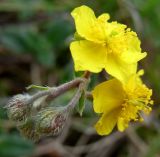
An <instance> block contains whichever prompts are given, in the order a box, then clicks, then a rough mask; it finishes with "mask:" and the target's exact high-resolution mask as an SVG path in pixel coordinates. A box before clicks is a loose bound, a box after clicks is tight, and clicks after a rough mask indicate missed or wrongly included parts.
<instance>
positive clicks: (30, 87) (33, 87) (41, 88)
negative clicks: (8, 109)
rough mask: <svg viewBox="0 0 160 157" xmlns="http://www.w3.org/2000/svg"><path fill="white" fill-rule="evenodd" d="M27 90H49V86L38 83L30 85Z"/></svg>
mask: <svg viewBox="0 0 160 157" xmlns="http://www.w3.org/2000/svg"><path fill="white" fill-rule="evenodd" d="M26 89H27V90H30V89H37V90H48V89H49V87H44V86H38V85H34V84H32V85H30V86H28V87H26Z"/></svg>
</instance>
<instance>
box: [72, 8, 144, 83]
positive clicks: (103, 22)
mask: <svg viewBox="0 0 160 157" xmlns="http://www.w3.org/2000/svg"><path fill="white" fill-rule="evenodd" d="M71 15H72V16H73V18H74V20H75V26H76V33H75V41H73V42H72V43H71V45H70V49H71V53H72V57H73V60H74V64H75V70H76V71H85V70H88V71H91V72H95V73H98V72H100V71H101V70H102V69H103V68H104V69H105V70H106V71H107V72H108V73H109V74H110V75H112V76H114V77H116V78H117V79H119V80H121V81H126V80H127V79H128V77H130V75H132V74H135V73H136V69H137V62H138V61H139V60H141V59H142V58H144V57H145V56H146V53H145V52H144V53H141V48H140V41H139V39H138V37H137V34H136V33H135V32H133V31H131V30H130V29H129V28H127V26H126V25H123V24H120V23H117V22H108V20H109V14H106V13H105V14H102V15H100V16H99V17H98V18H96V16H95V14H94V12H93V11H92V10H91V9H90V8H89V7H87V6H81V7H78V8H75V9H74V10H73V11H72V13H71Z"/></svg>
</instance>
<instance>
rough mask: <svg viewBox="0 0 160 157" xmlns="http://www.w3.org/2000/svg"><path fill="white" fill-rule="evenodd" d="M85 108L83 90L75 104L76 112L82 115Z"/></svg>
mask: <svg viewBox="0 0 160 157" xmlns="http://www.w3.org/2000/svg"><path fill="white" fill-rule="evenodd" d="M84 108H85V91H83V92H82V95H81V98H80V99H79V104H78V105H77V108H76V109H77V112H78V113H79V114H80V116H82V114H83V111H84Z"/></svg>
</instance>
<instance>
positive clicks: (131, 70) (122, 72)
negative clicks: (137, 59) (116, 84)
mask: <svg viewBox="0 0 160 157" xmlns="http://www.w3.org/2000/svg"><path fill="white" fill-rule="evenodd" d="M105 70H106V71H107V72H108V73H109V74H110V75H112V76H113V77H115V78H117V79H118V80H120V81H121V82H122V83H126V82H127V81H128V79H129V78H130V76H132V75H133V74H135V73H136V71H137V63H132V64H128V63H127V62H124V61H123V60H121V58H120V57H119V56H117V55H116V54H113V53H109V54H108V55H107V62H106V66H105Z"/></svg>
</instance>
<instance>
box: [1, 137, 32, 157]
mask: <svg viewBox="0 0 160 157" xmlns="http://www.w3.org/2000/svg"><path fill="white" fill-rule="evenodd" d="M33 150H34V145H33V143H31V142H30V141H28V140H25V139H23V138H22V137H20V136H17V135H8V134H1V135H0V156H1V157H22V156H29V155H31V154H32V152H33Z"/></svg>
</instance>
